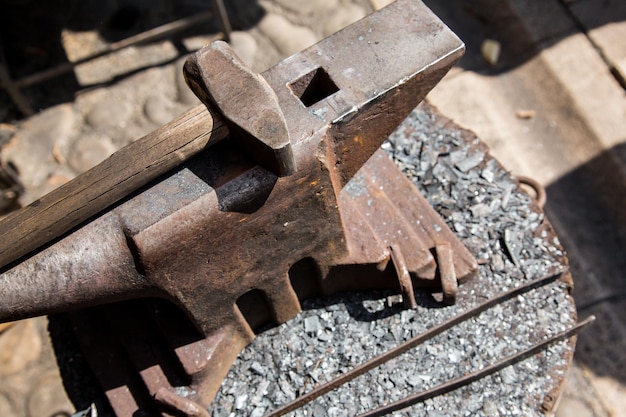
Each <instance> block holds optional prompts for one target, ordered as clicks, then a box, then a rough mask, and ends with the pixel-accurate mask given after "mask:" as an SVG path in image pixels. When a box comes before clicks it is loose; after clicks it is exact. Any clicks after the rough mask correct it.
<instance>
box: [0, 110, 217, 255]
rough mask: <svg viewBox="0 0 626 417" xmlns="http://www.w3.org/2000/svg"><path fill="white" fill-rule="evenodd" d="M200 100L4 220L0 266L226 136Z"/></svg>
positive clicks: (65, 230)
mask: <svg viewBox="0 0 626 417" xmlns="http://www.w3.org/2000/svg"><path fill="white" fill-rule="evenodd" d="M227 133H228V131H227V128H226V126H225V124H224V122H223V121H222V119H221V118H220V117H219V116H216V115H215V114H214V113H212V112H209V111H207V108H206V107H204V106H202V105H199V106H197V107H194V108H192V109H190V110H188V111H187V112H185V113H184V114H182V115H181V116H179V117H178V118H177V119H175V120H173V121H172V122H170V123H168V124H166V125H164V126H162V127H160V128H159V129H157V130H155V131H154V132H152V133H149V134H148V135H146V136H144V137H143V138H141V139H139V140H137V141H135V142H133V143H131V144H130V145H128V146H126V147H124V148H123V149H121V150H119V151H118V152H116V153H114V154H113V155H111V156H110V157H109V158H108V159H106V160H105V161H104V162H102V163H101V164H99V165H97V166H96V167H94V168H92V169H91V170H89V171H87V172H85V173H84V174H82V175H80V176H78V177H76V178H75V179H74V180H72V181H70V182H68V183H66V184H64V185H62V186H61V187H59V188H57V189H56V190H54V191H52V192H51V193H49V194H47V195H45V196H43V197H42V198H40V199H39V200H36V201H34V202H33V203H32V204H30V205H29V206H27V207H24V208H23V209H21V210H19V211H16V212H14V213H12V214H11V215H9V216H7V217H6V218H4V219H2V220H1V221H0V267H4V266H6V265H7V264H9V263H11V262H13V261H15V260H17V259H19V258H21V257H22V256H24V255H27V254H28V253H30V252H32V251H33V250H35V249H37V248H39V247H40V246H42V245H45V244H46V243H48V242H50V241H52V240H54V239H56V238H58V237H60V236H61V235H63V234H64V233H66V232H67V231H69V230H70V229H72V228H73V227H75V226H77V225H79V224H80V223H82V222H83V221H85V220H86V219H88V218H90V217H92V216H94V215H96V214H98V213H99V212H101V211H102V210H104V209H106V208H107V207H109V206H111V205H112V204H114V203H116V202H117V201H119V200H120V199H122V198H124V197H125V196H126V195H128V194H129V193H131V192H133V191H135V190H137V189H138V188H140V187H141V186H143V185H145V184H147V183H148V182H150V181H151V180H153V179H155V178H156V177H158V176H159V175H162V174H164V173H166V172H167V171H169V170H170V169H172V168H174V167H176V166H177V165H179V164H180V163H181V162H182V161H184V160H186V159H189V158H190V157H192V156H193V155H196V154H197V153H198V152H200V151H201V150H203V149H205V148H206V147H207V146H209V145H211V144H213V143H216V142H218V141H220V140H222V139H223V138H225V137H226V135H227Z"/></svg>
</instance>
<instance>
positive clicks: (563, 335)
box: [357, 316, 596, 417]
mask: <svg viewBox="0 0 626 417" xmlns="http://www.w3.org/2000/svg"><path fill="white" fill-rule="evenodd" d="M595 319H596V318H595V316H590V317H588V318H587V319H586V320H584V321H582V322H580V323H578V324H576V325H575V326H572V327H570V328H569V329H567V330H564V331H562V332H560V333H558V334H556V335H554V336H552V337H550V338H548V339H546V340H544V341H542V342H540V343H537V344H536V345H533V346H531V347H529V348H528V349H525V350H523V351H521V352H518V353H515V354H512V355H509V356H507V357H506V358H504V359H502V360H500V361H498V362H496V363H493V364H491V365H488V366H486V367H484V368H482V369H479V370H478V371H474V372H472V373H469V374H467V375H464V376H462V377H460V378H455V379H453V380H451V381H448V382H446V383H444V384H441V385H438V386H436V387H433V388H431V389H428V390H425V391H422V392H418V393H415V394H413V395H410V396H408V397H406V398H404V399H402V400H399V401H395V402H393V403H390V404H387V405H383V406H382V407H379V408H377V409H375V410H371V411H368V412H366V413H363V414H359V415H358V416H357V417H380V416H384V415H387V414H389V413H392V412H394V411H398V410H401V409H403V408H406V407H409V406H411V405H414V404H417V403H419V402H422V401H425V400H427V399H429V398H434V397H437V396H439V395H442V394H446V393H448V392H450V391H453V390H455V389H457V388H460V387H464V386H466V385H469V384H471V383H472V382H475V381H478V380H479V379H482V378H484V377H486V376H488V375H491V374H493V373H496V372H498V371H499V370H501V369H503V368H506V367H507V366H509V365H513V364H515V363H517V362H520V361H522V360H524V359H527V358H529V357H531V356H533V355H535V354H536V353H539V352H540V351H542V350H543V349H545V348H546V347H547V346H549V345H551V344H552V343H555V342H558V341H561V340H564V339H567V338H569V337H570V336H573V335H574V334H576V333H578V331H579V330H580V329H582V328H583V327H585V326H587V325H589V324H591V323H592V322H593V321H594V320H595Z"/></svg>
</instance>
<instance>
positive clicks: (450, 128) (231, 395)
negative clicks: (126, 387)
mask: <svg viewBox="0 0 626 417" xmlns="http://www.w3.org/2000/svg"><path fill="white" fill-rule="evenodd" d="M383 148H384V149H385V150H386V151H387V153H388V154H389V155H390V156H391V157H392V158H393V159H394V161H395V162H396V164H397V165H398V166H399V167H400V169H401V170H402V171H403V172H404V173H405V175H407V176H408V177H409V178H410V179H411V180H412V181H413V182H414V183H415V185H416V186H417V187H418V188H419V189H420V191H421V192H422V193H423V194H424V196H425V197H426V198H427V200H428V201H429V202H430V203H431V204H432V205H433V207H434V208H435V209H436V210H437V212H438V213H439V214H440V215H441V216H442V217H443V218H444V220H445V221H446V223H447V224H448V225H449V226H450V227H451V228H452V230H454V231H455V232H456V233H457V234H458V236H459V237H460V238H461V240H462V241H463V242H464V243H465V244H466V245H467V246H468V247H469V248H470V250H471V251H472V253H473V254H474V256H476V258H477V259H478V260H479V262H480V263H481V266H480V271H479V273H478V275H477V276H476V277H475V278H473V279H472V280H471V281H469V282H467V283H465V284H463V285H461V286H460V287H459V295H458V298H457V303H456V305H454V306H450V307H442V306H441V305H440V304H439V303H438V302H437V301H436V300H437V299H438V297H439V296H440V294H436V293H435V294H432V293H428V292H420V291H418V292H417V294H416V298H417V301H418V308H417V309H416V310H403V309H402V308H401V302H400V297H399V295H397V294H394V293H391V292H368V293H352V294H345V295H342V296H336V297H329V298H324V299H313V300H307V301H304V302H303V305H302V306H303V312H302V313H301V314H300V315H299V316H298V317H296V318H295V319H293V320H290V321H288V322H287V323H284V324H282V325H280V326H279V327H276V328H272V329H270V330H267V331H265V332H264V333H262V334H260V335H258V336H257V337H256V339H255V340H254V342H253V343H252V344H251V345H250V346H248V347H247V348H246V349H245V350H244V351H243V352H242V353H241V355H240V356H239V358H238V359H237V361H236V362H235V364H234V365H233V367H232V369H231V371H230V373H229V375H228V376H227V377H226V379H225V380H224V381H223V383H222V387H221V389H220V391H219V393H218V394H217V396H216V398H215V400H214V401H213V404H212V406H211V410H210V411H211V413H212V415H213V416H215V417H226V416H251V417H260V416H263V415H265V414H266V413H268V412H269V411H271V410H272V409H274V408H276V407H277V406H279V405H281V404H284V403H286V402H288V401H291V400H293V399H294V398H296V396H298V395H301V394H302V393H305V392H308V391H310V390H312V389H313V388H314V387H315V386H317V385H319V384H321V383H324V382H327V381H330V380H331V379H332V378H333V377H334V376H336V375H337V374H340V373H344V372H346V371H347V370H349V369H351V368H353V367H354V366H356V365H359V364H361V363H363V362H364V361H366V360H368V359H370V358H372V357H374V356H376V355H379V354H381V353H383V352H385V351H386V350H388V349H390V348H392V347H394V346H397V345H398V344H400V343H402V342H404V341H406V340H407V339H409V338H411V337H413V336H416V335H417V334H419V333H422V332H424V331H425V330H427V329H428V328H430V327H433V326H435V325H437V324H439V323H441V322H443V321H444V320H446V319H448V318H450V317H452V316H454V315H457V314H459V313H460V312H462V311H464V310H466V309H468V308H470V307H472V306H474V305H476V304H478V303H480V302H482V301H484V300H485V299H487V298H490V297H492V296H494V295H495V294H498V293H500V292H503V291H505V290H507V289H510V288H512V287H514V286H516V285H519V284H520V283H521V282H523V281H525V280H529V279H534V278H537V277H540V276H544V275H547V274H551V273H554V272H556V271H560V270H563V269H565V267H566V264H567V261H566V259H565V256H564V253H563V250H562V248H561V246H560V244H559V242H558V239H557V238H556V236H555V234H554V232H553V230H552V229H551V227H550V225H549V224H548V222H547V220H546V219H545V218H544V216H543V213H542V212H541V210H540V209H539V208H537V206H536V205H535V204H534V203H533V200H532V199H531V198H530V197H529V196H528V195H527V194H525V193H524V192H523V191H521V190H520V188H519V187H518V184H517V182H516V181H515V179H514V178H513V177H512V176H511V174H510V173H508V172H507V171H506V170H504V169H503V168H502V167H501V166H500V165H499V164H498V162H497V161H496V160H494V159H493V158H491V157H490V156H489V155H488V153H487V148H486V146H485V145H484V144H482V143H481V142H480V141H479V140H478V139H477V138H476V137H475V136H474V135H473V134H471V133H470V132H468V131H465V130H462V129H460V128H459V127H458V126H455V125H454V124H452V123H450V122H449V121H447V120H446V119H445V118H443V117H442V116H440V115H438V113H436V111H435V110H434V109H432V108H431V107H429V106H428V105H421V106H420V107H418V108H417V109H416V110H415V111H414V112H413V113H412V114H411V115H410V116H409V118H407V120H405V122H404V123H403V124H402V125H401V126H400V127H399V128H398V130H397V131H396V132H395V133H394V134H393V135H392V137H391V138H390V139H389V140H388V141H387V142H386V143H385V144H384V145H383ZM575 321H576V312H575V306H574V302H573V299H572V297H571V296H570V295H569V287H568V284H567V283H565V282H561V281H559V282H556V283H554V284H550V285H548V286H546V287H542V288H540V289H536V290H533V291H531V292H530V293H527V294H525V295H523V296H518V297H517V298H516V299H513V300H510V301H508V302H506V303H504V304H501V305H498V306H496V307H494V308H492V309H490V310H488V311H487V312H485V313H482V314H481V315H479V316H478V317H476V318H474V319H471V320H469V321H467V322H465V323H462V324H461V325H459V326H456V327H454V328H453V329H451V330H448V331H446V332H444V333H443V334H441V335H439V336H437V337H435V338H434V339H432V340H430V341H428V342H426V343H425V344H424V345H422V346H420V347H418V348H415V349H413V350H411V351H409V352H408V353H406V354H404V355H402V356H400V357H398V358H396V359H394V360H392V361H390V362H388V363H387V364H385V365H383V366H381V367H379V368H377V369H375V370H372V371H370V372H369V373H367V374H365V375H363V376H360V377H358V378H357V379H355V380H354V381H352V382H351V383H349V384H347V385H345V386H343V387H341V388H339V389H337V390H335V391H333V392H331V393H329V394H327V395H325V396H323V397H321V398H319V399H317V400H315V401H314V402H312V403H310V404H308V405H307V406H305V407H304V408H302V409H300V410H298V411H296V412H294V413H292V414H291V415H296V416H315V417H322V416H330V417H338V416H354V415H357V414H359V413H362V412H365V411H368V410H370V409H372V408H375V407H377V406H379V405H382V404H385V403H389V402H392V401H396V400H399V399H401V398H404V397H406V396H408V395H410V394H412V393H415V392H418V391H422V390H425V389H428V388H431V387H433V386H436V385H438V384H440V383H443V382H446V381H448V380H450V379H452V378H455V377H459V376H462V375H464V374H466V373H468V372H472V371H474V370H477V369H480V368H482V367H484V366H486V365H488V364H490V363H492V362H495V361H497V360H498V359H500V358H503V357H504V356H506V355H510V354H513V353H515V352H516V351H519V350H522V349H523V348H525V347H528V346H530V345H531V344H533V342H538V341H540V340H542V339H544V338H546V337H548V336H549V335H552V334H555V333H557V332H559V331H562V330H564V329H566V328H567V327H569V326H571V325H573V324H574V323H575ZM573 346H574V343H573V341H571V340H570V341H565V342H560V343H557V344H554V345H552V346H551V347H549V348H548V349H547V350H545V351H543V352H542V353H541V354H538V355H536V356H534V357H532V358H530V359H527V360H524V361H522V362H519V363H517V364H515V365H513V366H509V367H507V368H505V369H503V370H502V371H500V372H498V373H496V374H494V375H492V376H489V377H486V378H484V379H482V380H480V381H477V382H474V383H472V384H470V385H468V386H466V387H464V388H461V389H458V390H456V391H453V392H452V393H450V394H449V395H443V396H439V397H436V398H434V399H432V400H427V401H425V402H424V403H420V404H417V405H414V406H412V407H410V408H408V409H405V410H403V411H401V412H396V413H394V414H393V415H398V416H400V415H402V416H405V415H406V416H450V415H454V416H470V415H471V416H541V415H544V414H545V412H546V409H549V408H551V406H552V402H553V401H554V396H555V395H556V393H558V392H559V390H560V384H561V383H562V381H563V378H564V376H565V372H566V371H567V368H568V366H569V362H570V360H571V355H572V353H573Z"/></svg>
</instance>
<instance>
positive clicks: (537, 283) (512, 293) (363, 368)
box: [265, 272, 563, 417]
mask: <svg viewBox="0 0 626 417" xmlns="http://www.w3.org/2000/svg"><path fill="white" fill-rule="evenodd" d="M562 275H563V272H558V273H556V274H554V275H549V276H547V277H542V278H537V279H534V280H532V281H528V282H526V283H524V284H523V285H521V286H519V287H517V288H514V289H512V290H509V291H507V292H504V293H502V294H500V295H498V296H496V297H494V298H492V299H490V300H487V301H485V302H483V303H482V304H479V305H477V306H476V307H473V308H471V309H469V310H467V311H465V312H463V313H461V314H459V315H457V316H455V317H452V318H450V319H448V320H446V321H444V322H443V323H441V324H439V325H437V326H435V327H433V328H431V329H429V330H427V331H426V332H424V333H422V334H420V335H417V336H415V337H414V338H412V339H409V340H407V341H406V342H404V343H402V344H400V345H398V346H396V347H395V348H392V349H390V350H388V351H387V352H385V353H383V354H382V355H379V356H376V357H375V358H372V359H370V360H369V361H367V362H364V363H362V364H361V365H359V366H357V367H355V368H353V369H351V370H350V371H348V372H346V373H345V374H342V375H339V376H338V377H336V378H335V379H333V380H332V381H329V382H327V383H325V384H322V385H320V386H319V387H317V388H315V389H313V390H312V391H309V392H307V393H306V394H303V395H302V396H300V397H298V398H296V399H295V400H293V401H291V402H289V403H287V404H285V405H283V406H281V407H279V408H277V409H276V410H274V411H272V412H270V413H269V414H266V416H265V417H279V416H283V415H285V414H287V413H290V412H292V411H294V410H297V409H298V408H300V407H303V406H304V405H306V404H308V403H310V402H311V401H313V400H315V399H316V398H319V397H320V396H322V395H324V394H326V393H328V392H330V391H332V390H334V389H336V388H338V387H340V386H341V385H344V384H346V383H348V382H350V381H352V380H353V379H355V378H356V377H358V376H360V375H363V374H364V373H366V372H368V371H370V370H372V369H374V368H377V367H379V366H380V365H382V364H384V363H385V362H388V361H389V360H391V359H393V358H395V357H397V356H400V355H402V354H403V353H405V352H407V351H409V350H411V349H413V348H414V347H416V346H418V345H420V344H422V343H424V342H425V341H427V340H429V339H432V338H433V337H435V336H437V335H438V334H440V333H443V332H444V331H446V330H448V329H450V328H452V327H454V326H456V325H457V324H459V323H462V322H464V321H466V320H468V319H470V318H472V317H475V316H478V315H479V314H480V313H482V312H483V311H485V310H487V309H489V308H491V307H493V306H494V305H497V304H500V303H502V302H504V301H506V300H510V299H511V298H514V297H516V296H518V295H520V294H523V293H526V292H528V291H531V290H533V289H535V288H539V287H541V286H544V285H547V284H549V283H551V282H554V281H556V280H557V279H559V278H560V277H561V276H562Z"/></svg>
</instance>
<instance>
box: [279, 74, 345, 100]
mask: <svg viewBox="0 0 626 417" xmlns="http://www.w3.org/2000/svg"><path fill="white" fill-rule="evenodd" d="M289 89H290V90H291V92H292V93H293V94H295V95H296V97H298V98H299V99H300V101H301V102H302V104H304V105H305V106H306V107H311V106H312V105H314V104H315V103H319V102H320V101H322V100H324V99H325V98H327V97H330V96H331V95H333V94H335V93H336V92H337V91H339V87H337V84H335V82H334V81H333V80H332V78H330V75H328V73H327V72H326V71H325V70H324V68H322V67H319V68H316V69H314V70H313V71H311V72H309V73H307V74H305V75H303V76H302V77H300V78H298V79H297V80H295V81H294V82H292V83H290V84H289Z"/></svg>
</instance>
